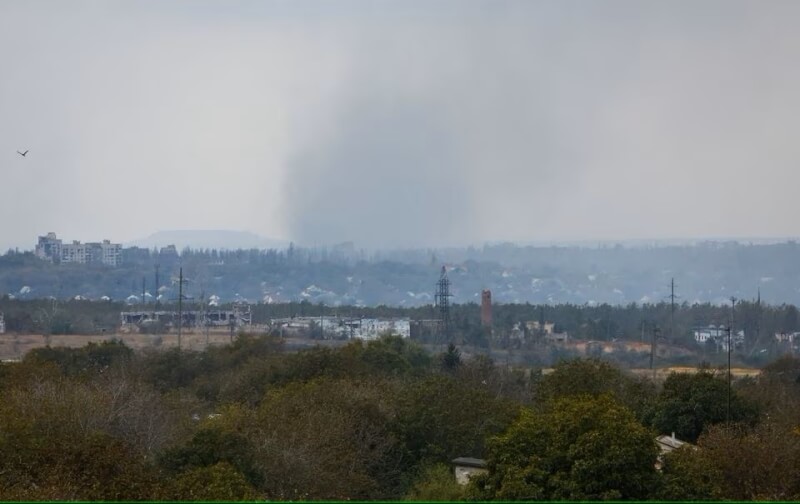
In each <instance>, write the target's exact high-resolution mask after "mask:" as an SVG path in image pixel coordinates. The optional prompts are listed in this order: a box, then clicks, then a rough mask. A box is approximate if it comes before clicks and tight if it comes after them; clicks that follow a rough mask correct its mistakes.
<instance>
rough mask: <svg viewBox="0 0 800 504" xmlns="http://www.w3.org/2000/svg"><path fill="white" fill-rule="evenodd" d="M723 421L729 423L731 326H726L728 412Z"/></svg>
mask: <svg viewBox="0 0 800 504" xmlns="http://www.w3.org/2000/svg"><path fill="white" fill-rule="evenodd" d="M725 421H726V422H727V423H730V422H731V326H728V410H727V413H726V415H725Z"/></svg>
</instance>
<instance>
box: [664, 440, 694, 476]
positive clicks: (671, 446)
mask: <svg viewBox="0 0 800 504" xmlns="http://www.w3.org/2000/svg"><path fill="white" fill-rule="evenodd" d="M656 446H658V458H657V459H656V469H658V470H660V469H661V466H662V465H663V463H664V455H666V454H667V453H669V452H671V451H674V450H677V449H678V448H680V447H682V446H694V445H692V444H691V443H688V442H686V441H681V440H680V439H678V438H676V437H675V433H674V432H673V433H672V435H671V436H666V435H664V436H658V437H657V438H656Z"/></svg>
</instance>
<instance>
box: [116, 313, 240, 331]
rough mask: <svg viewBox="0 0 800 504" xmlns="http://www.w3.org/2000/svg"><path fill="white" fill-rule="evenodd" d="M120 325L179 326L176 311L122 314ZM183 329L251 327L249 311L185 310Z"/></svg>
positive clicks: (124, 326)
mask: <svg viewBox="0 0 800 504" xmlns="http://www.w3.org/2000/svg"><path fill="white" fill-rule="evenodd" d="M119 315H120V323H121V325H122V327H123V328H126V327H127V328H129V327H131V326H136V327H139V326H147V325H150V324H155V323H158V322H162V323H164V324H168V325H177V323H178V312H176V311H128V312H121V313H120V314H119ZM182 317H183V324H182V325H183V327H235V328H239V327H243V326H247V325H250V323H251V318H250V311H249V309H247V310H245V309H234V310H185V311H184V312H183V313H182Z"/></svg>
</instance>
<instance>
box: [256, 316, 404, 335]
mask: <svg viewBox="0 0 800 504" xmlns="http://www.w3.org/2000/svg"><path fill="white" fill-rule="evenodd" d="M270 325H271V326H272V328H273V329H275V330H279V331H281V332H282V333H292V332H295V333H303V332H306V333H311V332H312V331H314V330H317V329H318V330H320V331H321V334H322V337H323V338H327V339H363V340H375V339H378V338H380V337H381V336H383V335H385V334H392V335H395V336H400V337H401V338H410V337H411V320H410V319H407V318H401V319H371V318H348V317H292V318H284V319H273V320H272V321H271V323H270Z"/></svg>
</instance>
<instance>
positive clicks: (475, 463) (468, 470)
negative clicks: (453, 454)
mask: <svg viewBox="0 0 800 504" xmlns="http://www.w3.org/2000/svg"><path fill="white" fill-rule="evenodd" d="M488 472H489V469H487V466H486V461H485V460H483V459H479V458H472V457H458V458H457V459H453V473H455V477H456V483H458V484H459V485H466V484H467V483H469V479H470V478H471V477H473V476H475V475H476V474H486V473H488Z"/></svg>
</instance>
